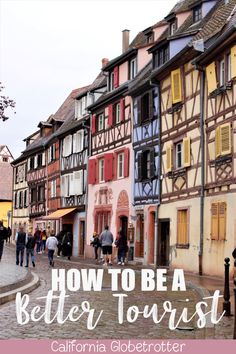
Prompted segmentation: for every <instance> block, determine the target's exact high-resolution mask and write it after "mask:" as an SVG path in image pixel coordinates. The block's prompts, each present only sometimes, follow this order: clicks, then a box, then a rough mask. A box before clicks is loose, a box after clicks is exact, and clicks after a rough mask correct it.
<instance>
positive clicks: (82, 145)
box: [79, 130, 84, 151]
mask: <svg viewBox="0 0 236 354" xmlns="http://www.w3.org/2000/svg"><path fill="white" fill-rule="evenodd" d="M79 133H80V145H79V151H82V150H83V149H84V130H80V132H79Z"/></svg>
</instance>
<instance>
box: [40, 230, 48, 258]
mask: <svg viewBox="0 0 236 354" xmlns="http://www.w3.org/2000/svg"><path fill="white" fill-rule="evenodd" d="M41 240H42V241H41V249H42V252H43V253H44V252H45V250H46V241H47V234H46V230H43V231H42V234H41Z"/></svg>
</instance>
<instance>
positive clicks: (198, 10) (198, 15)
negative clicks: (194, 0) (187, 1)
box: [193, 5, 202, 23]
mask: <svg viewBox="0 0 236 354" xmlns="http://www.w3.org/2000/svg"><path fill="white" fill-rule="evenodd" d="M201 19H202V7H201V5H199V6H196V7H194V9H193V22H194V23H195V22H198V21H200V20H201Z"/></svg>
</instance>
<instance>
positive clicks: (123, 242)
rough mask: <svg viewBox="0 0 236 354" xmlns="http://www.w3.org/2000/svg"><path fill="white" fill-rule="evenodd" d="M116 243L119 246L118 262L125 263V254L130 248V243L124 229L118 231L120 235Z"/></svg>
mask: <svg viewBox="0 0 236 354" xmlns="http://www.w3.org/2000/svg"><path fill="white" fill-rule="evenodd" d="M115 245H116V247H117V248H118V264H119V265H125V255H126V252H127V249H128V243H127V237H126V235H125V234H124V233H123V232H122V230H120V231H119V232H118V237H117V239H116V241H115Z"/></svg>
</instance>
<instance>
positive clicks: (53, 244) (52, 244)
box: [46, 236, 58, 251]
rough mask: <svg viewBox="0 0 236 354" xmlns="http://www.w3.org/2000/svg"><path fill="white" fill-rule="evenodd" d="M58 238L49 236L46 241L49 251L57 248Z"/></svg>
mask: <svg viewBox="0 0 236 354" xmlns="http://www.w3.org/2000/svg"><path fill="white" fill-rule="evenodd" d="M57 244H58V241H57V238H56V237H55V236H49V238H48V239H47V241H46V247H47V249H48V250H54V251H55V249H56V248H57Z"/></svg>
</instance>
